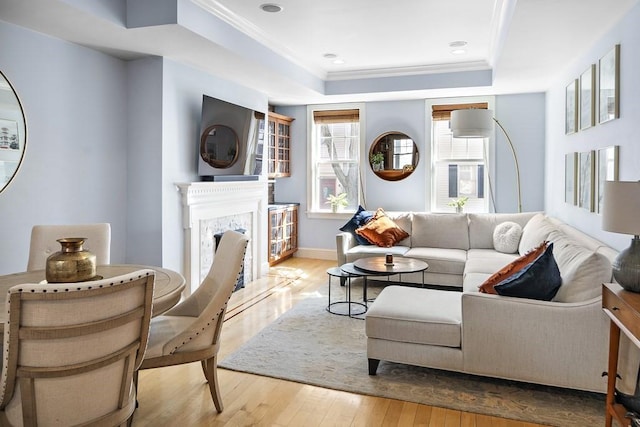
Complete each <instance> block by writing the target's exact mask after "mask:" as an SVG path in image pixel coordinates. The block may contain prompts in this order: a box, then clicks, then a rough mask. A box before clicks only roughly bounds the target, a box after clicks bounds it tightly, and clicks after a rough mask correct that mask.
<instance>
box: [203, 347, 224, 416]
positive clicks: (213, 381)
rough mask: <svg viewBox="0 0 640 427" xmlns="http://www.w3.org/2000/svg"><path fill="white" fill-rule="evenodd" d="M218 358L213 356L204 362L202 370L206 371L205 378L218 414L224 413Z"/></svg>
mask: <svg viewBox="0 0 640 427" xmlns="http://www.w3.org/2000/svg"><path fill="white" fill-rule="evenodd" d="M217 360H218V358H217V356H213V357H212V358H210V359H207V360H203V361H202V369H203V370H204V376H205V377H206V378H207V382H208V383H209V391H210V392H211V398H212V399H213V404H214V405H215V406H216V410H217V411H218V412H222V409H223V407H222V396H221V395H220V386H219V385H218V363H217Z"/></svg>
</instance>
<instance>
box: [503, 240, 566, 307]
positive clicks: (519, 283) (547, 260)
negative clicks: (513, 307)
mask: <svg viewBox="0 0 640 427" xmlns="http://www.w3.org/2000/svg"><path fill="white" fill-rule="evenodd" d="M560 285H562V277H560V270H559V269H558V265H557V264H556V260H555V259H554V258H553V243H549V245H548V246H547V249H546V250H545V251H544V252H543V253H542V254H541V255H540V256H539V257H538V258H536V259H535V260H534V261H533V262H532V263H530V264H529V265H527V266H526V267H525V268H523V269H522V270H520V271H519V272H518V273H516V274H514V275H513V276H511V277H508V278H506V279H504V280H503V281H502V282H500V283H498V284H497V285H496V286H495V288H494V289H495V290H496V292H497V293H498V294H499V295H504V296H509V297H519V298H531V299H537V300H543V301H551V300H552V299H553V297H554V296H555V295H556V293H557V292H558V289H560Z"/></svg>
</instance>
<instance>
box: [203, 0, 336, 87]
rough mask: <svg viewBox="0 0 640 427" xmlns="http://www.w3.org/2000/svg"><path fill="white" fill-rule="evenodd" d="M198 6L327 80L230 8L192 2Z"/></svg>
mask: <svg viewBox="0 0 640 427" xmlns="http://www.w3.org/2000/svg"><path fill="white" fill-rule="evenodd" d="M191 1H192V2H193V3H195V4H196V5H198V6H200V7H201V8H203V9H204V10H206V11H207V12H209V13H211V14H212V15H214V16H215V17H217V18H219V19H221V20H222V21H224V22H226V23H227V24H229V25H231V26H232V27H233V28H235V29H236V30H238V31H240V32H242V33H244V34H245V35H247V36H248V37H250V38H251V39H253V40H254V41H256V43H260V44H262V45H264V46H266V47H267V48H269V49H271V50H272V51H273V52H275V53H276V54H278V55H279V56H281V57H283V58H284V59H286V60H288V61H290V62H293V63H294V64H296V65H298V66H300V67H302V68H304V69H305V70H307V71H309V72H310V73H312V74H314V75H315V76H316V77H319V78H321V79H325V78H326V77H327V73H326V71H324V70H323V69H321V68H318V67H316V66H315V65H312V64H309V63H306V62H304V61H302V60H301V59H300V58H299V57H297V56H296V55H295V54H294V52H293V51H291V50H290V49H289V48H287V47H286V46H285V45H283V44H282V43H280V42H278V41H277V40H276V39H274V38H273V37H271V36H270V35H269V34H268V33H266V32H264V31H262V29H260V28H259V27H257V26H256V25H254V24H253V23H251V22H250V21H248V20H247V19H245V18H243V17H242V16H240V15H238V14H236V13H234V12H233V11H231V10H230V9H229V8H227V7H225V6H223V5H222V4H220V3H219V2H218V1H216V0H191Z"/></svg>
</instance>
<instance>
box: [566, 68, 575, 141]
mask: <svg viewBox="0 0 640 427" xmlns="http://www.w3.org/2000/svg"><path fill="white" fill-rule="evenodd" d="M564 102H565V104H564V105H565V108H564V111H565V118H564V133H565V134H567V135H568V134H570V133H574V132H577V131H578V79H575V80H574V81H572V82H571V83H569V84H568V85H567V87H566V89H565V101H564Z"/></svg>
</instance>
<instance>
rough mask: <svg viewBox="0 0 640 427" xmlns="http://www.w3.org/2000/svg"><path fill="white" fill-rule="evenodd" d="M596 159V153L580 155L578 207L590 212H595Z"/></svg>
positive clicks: (590, 152) (585, 152)
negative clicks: (594, 183)
mask: <svg viewBox="0 0 640 427" xmlns="http://www.w3.org/2000/svg"><path fill="white" fill-rule="evenodd" d="M594 157H595V152H594V151H584V152H581V153H580V154H579V155H578V206H580V207H581V208H583V209H586V210H588V211H589V212H593V181H594V180H593V175H594V169H595V165H594V164H595V161H594Z"/></svg>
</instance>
